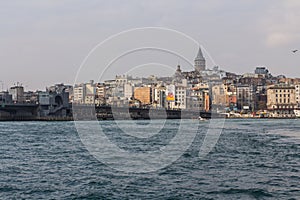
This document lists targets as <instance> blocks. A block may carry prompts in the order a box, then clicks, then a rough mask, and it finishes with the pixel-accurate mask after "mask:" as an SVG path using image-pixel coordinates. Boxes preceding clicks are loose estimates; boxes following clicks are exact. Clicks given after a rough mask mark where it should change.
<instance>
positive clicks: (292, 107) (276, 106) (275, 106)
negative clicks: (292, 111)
mask: <svg viewBox="0 0 300 200" xmlns="http://www.w3.org/2000/svg"><path fill="white" fill-rule="evenodd" d="M273 108H277V106H273ZM278 108H294V106H278Z"/></svg>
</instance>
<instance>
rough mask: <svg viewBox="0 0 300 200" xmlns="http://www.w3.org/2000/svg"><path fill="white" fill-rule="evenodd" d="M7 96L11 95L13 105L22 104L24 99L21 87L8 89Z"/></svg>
mask: <svg viewBox="0 0 300 200" xmlns="http://www.w3.org/2000/svg"><path fill="white" fill-rule="evenodd" d="M9 94H10V95H12V100H13V102H15V103H23V102H24V101H25V98H24V87H23V86H18V85H17V86H14V87H11V88H10V89H9Z"/></svg>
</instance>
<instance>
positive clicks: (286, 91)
mask: <svg viewBox="0 0 300 200" xmlns="http://www.w3.org/2000/svg"><path fill="white" fill-rule="evenodd" d="M278 91H279V92H282V91H283V92H288V93H289V92H290V91H291V93H293V90H275V92H278Z"/></svg>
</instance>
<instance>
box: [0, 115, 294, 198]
mask: <svg viewBox="0 0 300 200" xmlns="http://www.w3.org/2000/svg"><path fill="white" fill-rule="evenodd" d="M99 123H101V125H102V126H104V127H106V128H107V130H111V131H110V132H108V133H107V134H108V136H109V137H110V139H113V140H115V141H116V143H118V144H123V145H125V147H127V148H128V146H129V145H131V146H132V145H134V150H136V151H139V150H140V149H144V150H145V148H146V150H151V149H152V148H155V147H157V146H159V145H161V144H165V143H166V142H167V141H168V139H169V138H171V137H173V136H174V133H173V132H172V130H174V129H170V130H166V131H165V132H162V133H160V134H162V135H164V136H165V137H161V138H160V137H154V138H153V140H152V141H151V140H147V143H146V142H145V143H141V142H140V140H139V142H137V141H136V140H131V139H130V138H128V137H124V135H122V134H121V132H118V131H116V129H115V128H114V126H115V123H114V122H113V121H101V122H99ZM136 123H140V124H141V123H145V124H147V123H149V120H148V121H147V120H145V121H143V120H140V121H136ZM154 123H155V121H154ZM167 123H168V124H171V125H172V126H173V127H175V128H176V127H178V125H179V123H180V120H167ZM189 123H190V124H191V126H196V125H197V123H198V122H197V121H195V120H190V122H189ZM199 124H200V125H199V131H198V134H197V136H196V138H195V141H194V143H193V144H192V145H191V147H190V148H189V150H188V151H187V152H185V153H184V154H183V155H182V156H181V157H180V159H179V160H177V161H176V162H175V163H173V164H172V165H170V166H168V167H166V168H164V169H161V170H159V171H157V172H152V173H145V174H131V173H124V172H118V171H116V170H114V169H111V168H109V167H107V166H106V165H104V164H101V163H100V162H99V161H97V160H96V159H95V158H94V157H92V156H91V155H90V154H89V152H88V151H87V150H86V148H85V147H84V146H83V144H82V143H81V141H80V138H79V136H78V134H77V132H76V129H75V126H74V122H0V135H1V140H0V146H1V147H0V148H1V151H0V153H1V167H0V168H1V170H0V199H22V198H25V199H114V198H115V199H147V198H152V199H154V198H155V199H166V198H171V199H174V198H175V199H188V198H190V199H199V198H201V199H298V198H299V197H300V187H299V180H300V172H299V171H300V148H299V147H300V133H299V128H300V120H299V119H297V120H294V119H283V120H275V119H273V120H270V119H259V120H256V119H251V120H247V119H235V120H230V119H227V120H226V121H225V126H224V129H223V132H222V135H221V137H220V138H219V141H218V143H217V145H216V146H215V148H214V150H213V151H212V152H210V153H209V154H208V155H207V156H206V157H205V159H204V160H200V159H199V158H198V152H199V148H200V146H201V143H202V141H203V138H204V135H205V133H206V128H207V127H208V124H209V122H203V123H202V122H200V123H199ZM128 128H130V127H128ZM131 128H132V130H134V127H131ZM186 134H189V133H188V132H187V133H186ZM112 136H113V137H112ZM162 138H164V140H163V141H162V142H161V141H158V139H162ZM135 141H136V143H134V142H135ZM126 145H128V146H126Z"/></svg>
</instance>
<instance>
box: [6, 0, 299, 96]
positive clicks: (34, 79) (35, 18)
mask: <svg viewBox="0 0 300 200" xmlns="http://www.w3.org/2000/svg"><path fill="white" fill-rule="evenodd" d="M299 10H300V1H298V0H282V1H281V0H243V1H236V0H211V1H204V0H203V1H202V0H190V1H184V0H181V1H179V0H164V1H160V0H152V1H146V0H128V1H117V0H111V1H96V0H89V1H85V0H51V1H50V0H48V1H47V0H45V1H39V0H26V1H23V0H11V1H1V6H0V70H1V73H0V89H1V87H2V86H3V88H4V89H6V88H8V87H10V86H12V85H13V84H15V83H17V82H20V83H22V84H23V86H25V88H26V89H28V90H36V89H45V87H46V86H50V85H53V84H55V83H65V84H73V83H74V80H75V77H76V74H77V72H78V69H79V67H80V65H81V63H82V62H83V60H84V59H85V58H86V56H87V55H88V54H89V52H90V51H91V50H92V49H93V48H94V47H95V46H96V45H97V44H99V43H100V42H102V41H104V40H105V39H107V38H108V37H110V36H111V35H114V34H117V33H119V32H121V31H125V30H128V29H133V28H141V27H164V28H169V29H174V30H177V31H179V32H182V33H184V34H187V35H189V36H190V37H192V38H194V39H195V40H196V41H198V42H199V43H200V44H201V45H202V46H203V47H204V48H205V50H206V51H207V52H209V54H210V55H211V57H212V58H213V60H214V62H215V63H217V65H219V66H220V68H221V69H223V70H226V71H231V72H235V73H239V74H243V73H247V72H253V71H254V69H255V67H256V66H266V67H267V68H268V69H269V71H270V72H271V73H272V74H273V75H279V74H285V75H287V76H288V77H300V51H299V52H296V53H292V50H294V49H299V50H300V26H299V25H300V12H299ZM196 54H197V52H194V53H193V55H191V56H193V57H194V56H196ZM205 56H206V55H205ZM206 58H207V57H206ZM177 62H178V61H177V60H174V69H175V68H176V65H177ZM208 67H212V66H208ZM113 73H116V74H117V73H118V72H116V71H114V72H111V74H109V75H108V76H114V75H115V74H113ZM83 78H85V79H86V80H87V81H88V80H90V79H91V78H92V77H90V76H89V75H88V74H87V75H86V77H83Z"/></svg>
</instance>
